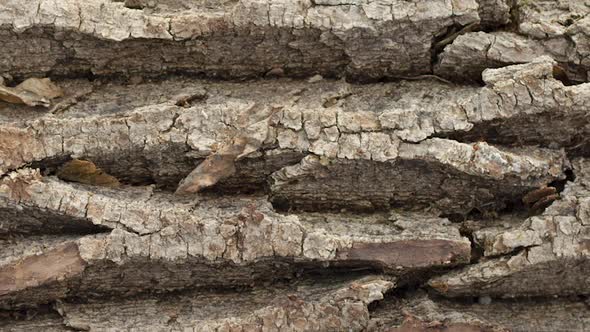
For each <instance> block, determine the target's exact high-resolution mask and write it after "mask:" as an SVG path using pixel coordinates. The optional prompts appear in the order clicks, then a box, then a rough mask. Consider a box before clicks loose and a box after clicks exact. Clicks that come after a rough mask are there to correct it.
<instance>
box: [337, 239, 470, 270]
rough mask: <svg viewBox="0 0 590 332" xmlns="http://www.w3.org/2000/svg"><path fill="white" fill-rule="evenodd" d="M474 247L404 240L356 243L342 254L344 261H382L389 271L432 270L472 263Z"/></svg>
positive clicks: (341, 257)
mask: <svg viewBox="0 0 590 332" xmlns="http://www.w3.org/2000/svg"><path fill="white" fill-rule="evenodd" d="M470 250H471V248H470V246H469V245H467V244H463V243H456V242H453V241H447V240H402V241H396V242H392V243H354V244H353V245H352V248H349V249H344V250H341V251H339V252H338V255H337V256H338V257H337V258H340V259H349V260H362V261H380V262H382V263H383V264H384V265H386V266H389V267H397V266H402V267H429V266H435V265H449V264H452V263H460V262H468V261H469V258H470Z"/></svg>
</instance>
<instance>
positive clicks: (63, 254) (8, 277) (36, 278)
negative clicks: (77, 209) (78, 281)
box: [0, 243, 86, 295]
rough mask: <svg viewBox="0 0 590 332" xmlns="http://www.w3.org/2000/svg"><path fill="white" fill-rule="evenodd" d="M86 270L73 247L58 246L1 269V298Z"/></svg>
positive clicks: (74, 244) (69, 245)
mask: <svg viewBox="0 0 590 332" xmlns="http://www.w3.org/2000/svg"><path fill="white" fill-rule="evenodd" d="M85 266H86V264H85V262H84V260H82V258H81V257H80V252H79V251H78V245H77V244H76V243H67V244H64V245H61V246H59V247H57V248H55V249H52V250H50V251H48V252H46V253H44V254H41V255H37V256H30V257H26V258H24V259H22V260H20V261H17V262H15V263H13V264H10V265H7V266H4V267H0V295H5V294H9V293H12V292H15V291H18V290H22V289H26V288H30V287H35V286H39V285H42V284H45V283H47V282H51V281H56V280H61V279H65V278H67V277H70V276H73V275H76V274H79V273H81V272H82V271H84V268H85Z"/></svg>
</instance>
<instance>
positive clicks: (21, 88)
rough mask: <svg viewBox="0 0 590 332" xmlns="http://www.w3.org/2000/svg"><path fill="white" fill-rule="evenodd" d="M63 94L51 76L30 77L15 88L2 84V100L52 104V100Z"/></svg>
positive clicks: (28, 103) (0, 94)
mask: <svg viewBox="0 0 590 332" xmlns="http://www.w3.org/2000/svg"><path fill="white" fill-rule="evenodd" d="M61 96H63V92H62V91H61V89H60V88H59V87H57V86H56V85H55V84H53V83H52V82H51V80H50V79H49V78H29V79H27V80H25V81H23V82H22V83H21V84H19V85H17V86H16V87H14V88H9V87H5V86H2V85H0V100H3V101H6V102H9V103H15V104H25V105H27V106H44V107H49V106H50V104H51V103H50V100H51V99H54V98H57V97H61Z"/></svg>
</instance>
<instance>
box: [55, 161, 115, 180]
mask: <svg viewBox="0 0 590 332" xmlns="http://www.w3.org/2000/svg"><path fill="white" fill-rule="evenodd" d="M57 177H58V178H60V179H62V180H66V181H73V182H80V183H85V184H91V185H95V186H103V187H118V186H120V185H121V184H120V183H119V180H117V178H115V177H114V176H111V175H109V174H105V173H104V172H103V171H102V170H101V169H100V168H97V167H96V165H94V164H93V163H92V162H90V161H87V160H79V159H74V160H71V161H68V162H67V163H65V164H64V165H62V166H61V167H60V168H59V170H58V171H57Z"/></svg>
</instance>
